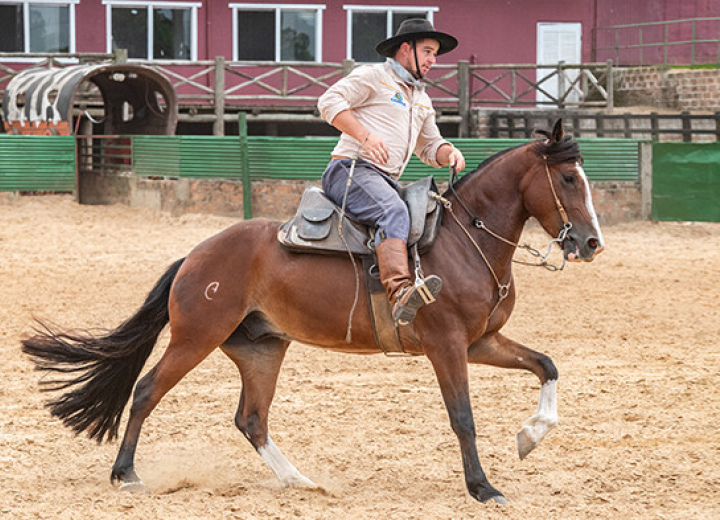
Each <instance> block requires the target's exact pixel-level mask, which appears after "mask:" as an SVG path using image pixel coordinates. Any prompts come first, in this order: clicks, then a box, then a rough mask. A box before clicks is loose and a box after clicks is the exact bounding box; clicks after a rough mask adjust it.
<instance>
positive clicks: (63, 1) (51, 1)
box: [0, 0, 80, 63]
mask: <svg viewBox="0 0 720 520" xmlns="http://www.w3.org/2000/svg"><path fill="white" fill-rule="evenodd" d="M79 3H80V0H0V5H2V4H4V5H8V4H10V5H22V6H23V50H22V52H23V53H25V54H34V53H31V52H30V6H31V5H33V4H36V5H37V4H39V5H47V6H58V7H64V6H67V7H68V9H69V16H68V18H69V24H70V27H69V31H70V32H69V34H70V42H69V44H70V49H69V51H68V52H69V54H74V53H75V6H76V5H77V4H79ZM42 54H45V53H42ZM2 61H5V62H8V63H21V62H23V63H28V62H30V63H32V62H37V61H42V58H3V60H2ZM61 61H62V62H76V61H77V60H73V59H63V60H61Z"/></svg>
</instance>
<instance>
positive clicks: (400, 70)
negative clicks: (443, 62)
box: [387, 58, 425, 90]
mask: <svg viewBox="0 0 720 520" xmlns="http://www.w3.org/2000/svg"><path fill="white" fill-rule="evenodd" d="M387 61H388V63H389V64H390V66H391V67H392V69H393V70H394V71H395V74H397V75H398V76H400V79H401V80H403V81H404V82H405V83H407V84H408V85H411V86H413V87H417V88H419V89H420V90H425V82H424V81H420V80H419V79H415V78H414V77H413V75H412V74H410V72H408V70H407V69H406V68H405V67H403V66H402V65H400V64H399V63H398V62H397V61H396V60H394V59H393V58H388V59H387Z"/></svg>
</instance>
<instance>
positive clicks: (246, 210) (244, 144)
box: [238, 111, 252, 220]
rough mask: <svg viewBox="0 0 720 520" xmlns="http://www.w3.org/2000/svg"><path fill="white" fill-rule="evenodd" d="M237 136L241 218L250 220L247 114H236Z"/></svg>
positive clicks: (250, 190)
mask: <svg viewBox="0 0 720 520" xmlns="http://www.w3.org/2000/svg"><path fill="white" fill-rule="evenodd" d="M238 134H239V135H240V174H241V176H242V187H243V216H244V218H245V220H250V219H251V218H252V185H251V183H250V156H249V150H248V129H247V114H246V113H245V112H242V111H240V112H238Z"/></svg>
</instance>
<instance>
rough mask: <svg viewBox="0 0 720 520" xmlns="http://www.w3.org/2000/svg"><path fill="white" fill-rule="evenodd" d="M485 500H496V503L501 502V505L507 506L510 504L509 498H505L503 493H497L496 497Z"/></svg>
mask: <svg viewBox="0 0 720 520" xmlns="http://www.w3.org/2000/svg"><path fill="white" fill-rule="evenodd" d="M485 502H495V503H496V504H499V505H501V506H506V505H508V504H509V502H508V501H507V498H505V497H504V496H502V495H495V496H494V497H492V498H489V499H488V500H486V501H485Z"/></svg>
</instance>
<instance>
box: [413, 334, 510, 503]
mask: <svg viewBox="0 0 720 520" xmlns="http://www.w3.org/2000/svg"><path fill="white" fill-rule="evenodd" d="M426 353H427V356H428V358H429V359H430V362H431V363H432V364H433V368H434V369H435V374H436V375H437V379H438V383H439V385H440V391H441V392H442V396H443V400H444V401H445V407H446V408H447V411H448V415H449V416H450V425H451V426H452V429H453V431H454V432H455V435H457V438H458V441H459V442H460V453H461V454H462V461H463V469H464V471H465V484H466V485H467V489H468V492H469V493H470V494H471V495H472V496H473V497H474V498H476V499H477V500H479V501H480V502H487V501H488V500H494V501H495V502H497V503H499V504H507V500H506V499H505V497H504V496H503V494H502V493H500V492H499V491H498V490H497V489H495V488H494V487H493V486H492V485H491V484H490V482H488V479H487V477H486V476H485V472H484V471H483V469H482V466H481V465H480V460H479V458H478V452H477V445H476V444H475V421H474V419H473V413H472V406H471V405H470V388H469V385H468V368H467V361H468V359H467V350H466V349H464V348H452V347H447V346H446V347H445V348H433V349H426Z"/></svg>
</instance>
